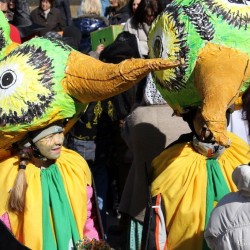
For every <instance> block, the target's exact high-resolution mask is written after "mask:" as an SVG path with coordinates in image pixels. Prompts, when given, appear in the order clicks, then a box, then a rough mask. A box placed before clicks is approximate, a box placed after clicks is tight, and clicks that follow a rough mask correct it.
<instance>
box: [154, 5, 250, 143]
mask: <svg viewBox="0 0 250 250" xmlns="http://www.w3.org/2000/svg"><path fill="white" fill-rule="evenodd" d="M246 2H248V1H237V0H231V1H229V0H202V1H200V0H174V1H172V2H171V4H169V5H167V6H166V8H165V10H164V11H163V12H162V13H161V14H160V15H159V16H158V17H157V18H156V20H155V21H154V23H153V24H152V26H151V29H150V32H149V49H150V52H149V53H150V58H159V57H161V58H164V59H169V60H176V59H178V58H183V59H184V60H185V63H184V64H182V65H180V66H179V67H176V68H172V69H167V70H164V71H157V72H154V74H153V75H154V79H155V82H156V85H157V88H158V89H159V91H160V92H161V94H162V96H163V97H164V98H165V100H166V101H167V102H168V104H169V105H170V106H171V107H172V108H173V110H174V112H175V113H176V114H177V115H180V116H182V115H183V114H185V113H186V112H188V110H190V109H193V108H195V107H199V108H200V110H201V116H200V117H201V118H202V120H203V121H205V123H206V124H205V125H206V126H207V127H208V129H209V130H210V131H211V132H212V134H213V137H214V140H215V141H216V142H218V143H219V144H221V145H224V146H228V145H229V144H230V142H229V140H228V136H227V132H226V111H227V109H228V108H229V107H230V106H231V105H232V104H234V103H235V101H236V99H237V97H238V96H240V95H241V93H242V92H243V91H244V90H245V89H246V88H247V86H248V85H249V83H250V67H249V58H250V57H249V55H250V46H249V41H250V19H249V13H250V6H248V5H247V4H246ZM195 123H196V124H199V121H195ZM200 129H201V128H198V127H197V130H200ZM196 132H198V131H196Z"/></svg>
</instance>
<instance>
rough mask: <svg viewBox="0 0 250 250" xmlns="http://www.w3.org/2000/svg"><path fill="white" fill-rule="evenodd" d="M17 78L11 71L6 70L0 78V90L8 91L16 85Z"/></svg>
mask: <svg viewBox="0 0 250 250" xmlns="http://www.w3.org/2000/svg"><path fill="white" fill-rule="evenodd" d="M16 80H17V76H16V73H15V72H14V71H12V70H6V71H5V72H3V73H2V75H1V76H0V89H9V88H10V87H11V86H13V85H14V84H15V83H16Z"/></svg>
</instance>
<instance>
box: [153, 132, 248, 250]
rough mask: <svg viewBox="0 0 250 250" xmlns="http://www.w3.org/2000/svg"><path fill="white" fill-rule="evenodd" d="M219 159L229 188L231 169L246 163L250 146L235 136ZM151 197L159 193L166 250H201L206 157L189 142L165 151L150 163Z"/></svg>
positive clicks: (204, 214)
mask: <svg viewBox="0 0 250 250" xmlns="http://www.w3.org/2000/svg"><path fill="white" fill-rule="evenodd" d="M229 136H230V139H231V141H232V143H231V146H230V147H229V148H227V149H226V150H225V151H224V152H223V154H222V155H221V156H220V158H219V159H218V162H219V165H220V168H221V171H222V173H223V176H224V178H225V181H226V182H227V184H228V187H229V189H230V190H231V191H236V187H235V185H234V183H233V181H232V180H231V174H232V172H233V170H234V169H235V168H236V167H237V166H238V165H240V164H243V163H248V162H249V156H250V154H249V146H248V144H246V143H245V142H244V141H243V140H241V139H240V138H239V137H237V136H236V135H234V134H232V133H229ZM152 168H153V182H152V187H151V192H152V196H156V195H158V194H161V197H162V200H163V204H164V206H165V210H166V211H165V215H166V218H165V223H166V231H167V237H168V249H170V250H171V249H178V250H182V249H183V250H196V249H202V243H203V231H204V227H205V217H206V194H207V170H206V157H204V156H203V155H201V154H199V153H197V152H196V151H195V150H194V149H193V148H192V146H191V143H179V144H175V145H174V146H172V147H170V148H168V149H166V150H164V151H163V152H162V153H161V154H160V155H159V156H157V157H156V158H155V159H154V160H153V162H152Z"/></svg>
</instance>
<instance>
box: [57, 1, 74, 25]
mask: <svg viewBox="0 0 250 250" xmlns="http://www.w3.org/2000/svg"><path fill="white" fill-rule="evenodd" d="M54 7H55V8H57V9H59V10H60V11H61V14H62V18H63V19H64V21H65V23H66V25H67V26H70V25H71V24H72V18H71V11H70V2H69V0H55V5H54Z"/></svg>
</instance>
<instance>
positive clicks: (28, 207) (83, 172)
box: [0, 148, 91, 250]
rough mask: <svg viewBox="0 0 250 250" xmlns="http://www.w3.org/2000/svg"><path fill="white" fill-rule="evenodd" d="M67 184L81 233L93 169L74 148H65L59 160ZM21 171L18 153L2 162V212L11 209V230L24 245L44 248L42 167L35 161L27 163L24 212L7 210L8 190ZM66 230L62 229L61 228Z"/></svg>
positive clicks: (85, 216) (0, 178) (0, 180)
mask: <svg viewBox="0 0 250 250" xmlns="http://www.w3.org/2000/svg"><path fill="white" fill-rule="evenodd" d="M56 163H57V165H58V168H59V170H60V173H61V175H62V179H63V182H64V187H65V190H66V193H67V195H68V199H69V203H70V204H71V208H72V212H73V214H74V217H75V219H76V224H77V228H78V231H79V235H80V237H81V238H83V229H84V225H85V222H86V218H87V189H86V186H87V185H91V173H90V170H89V167H88V165H87V163H86V161H85V160H84V159H83V158H82V157H81V156H80V155H79V154H77V153H75V152H74V151H71V150H68V149H66V148H63V149H62V153H61V156H60V157H59V158H58V159H57V161H56ZM17 172H18V157H17V156H13V157H11V158H9V159H7V160H4V161H2V162H0V194H1V199H0V216H1V215H3V214H4V213H6V212H7V213H8V215H9V218H10V225H11V230H12V233H13V234H14V235H15V237H16V238H17V239H18V240H19V241H20V242H22V243H23V244H24V245H26V246H27V247H29V248H30V249H33V250H42V249H43V246H42V190H41V180H40V169H39V168H37V167H35V166H34V165H33V164H28V165H27V167H26V170H25V172H26V177H27V182H28V188H27V192H26V200H25V209H24V213H23V214H19V215H18V214H15V213H12V212H10V211H9V210H8V205H7V204H8V199H9V191H10V189H11V188H12V187H13V184H14V181H15V178H16V176H17ZM62 230H63V229H62Z"/></svg>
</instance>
